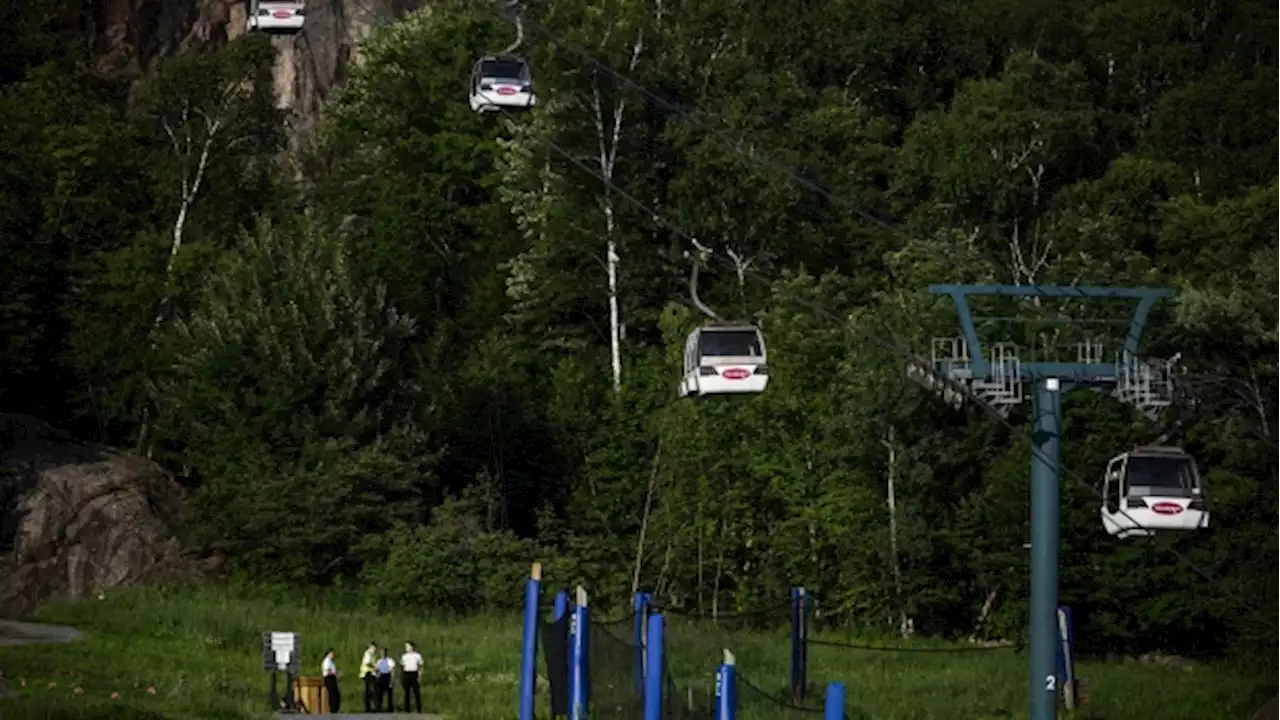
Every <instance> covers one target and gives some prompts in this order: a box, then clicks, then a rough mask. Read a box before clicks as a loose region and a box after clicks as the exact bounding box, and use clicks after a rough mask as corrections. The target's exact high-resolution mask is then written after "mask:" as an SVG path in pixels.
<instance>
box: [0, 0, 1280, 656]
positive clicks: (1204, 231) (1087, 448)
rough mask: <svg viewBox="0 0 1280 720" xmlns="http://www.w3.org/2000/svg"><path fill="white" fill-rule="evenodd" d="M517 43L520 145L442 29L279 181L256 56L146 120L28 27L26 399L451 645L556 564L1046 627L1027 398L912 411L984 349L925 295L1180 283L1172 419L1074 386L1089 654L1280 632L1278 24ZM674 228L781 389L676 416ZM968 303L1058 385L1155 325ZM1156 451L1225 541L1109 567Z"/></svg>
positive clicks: (881, 24)
mask: <svg viewBox="0 0 1280 720" xmlns="http://www.w3.org/2000/svg"><path fill="white" fill-rule="evenodd" d="M20 5H21V4H20ZM15 12H18V13H19V14H21V12H24V11H22V10H18V11H15ZM31 12H34V11H31ZM524 12H525V38H524V44H523V46H522V48H521V50H520V51H521V52H522V53H524V56H525V57H526V58H527V60H528V61H529V63H530V66H531V68H532V69H533V73H534V85H535V89H536V91H537V93H538V95H539V98H540V101H539V105H538V107H537V108H536V109H534V110H533V111H531V112H529V113H524V114H519V115H514V114H508V113H494V114H487V115H481V114H475V113H472V112H471V111H470V109H469V108H468V107H467V103H466V96H465V88H466V81H467V78H468V77H469V75H470V71H471V65H472V63H473V62H474V61H475V59H476V58H477V57H478V56H480V55H483V54H487V53H492V52H496V51H497V50H499V49H501V48H502V47H504V46H505V45H507V44H508V43H509V42H510V38H511V37H512V33H513V28H512V26H511V25H510V24H509V23H508V22H506V21H505V20H504V18H503V17H502V16H500V15H499V14H497V12H496V11H494V10H491V9H489V8H488V7H486V6H483V5H478V4H475V3H469V2H441V3H429V4H427V5H426V6H425V7H424V8H422V9H421V10H418V11H416V12H414V13H412V14H410V15H409V16H408V17H406V18H405V19H404V20H402V21H400V22H397V23H395V24H392V25H390V26H388V27H386V28H383V29H382V30H380V31H379V32H377V33H375V34H374V35H373V36H372V37H371V38H369V39H368V41H367V42H366V43H365V44H364V45H363V46H362V48H361V51H360V56H361V61H360V63H359V64H358V66H356V67H354V68H353V69H352V72H351V73H350V76H349V78H348V79H347V80H346V81H345V83H344V84H343V85H342V86H340V87H339V88H338V89H337V90H336V92H335V93H334V95H333V96H332V97H331V98H330V100H329V103H328V106H327V107H326V109H325V111H324V115H323V118H322V119H321V122H320V124H319V126H318V128H317V130H316V134H315V137H314V138H313V140H314V142H312V143H310V144H297V143H295V144H294V147H293V149H291V150H287V149H286V143H285V142H284V136H283V132H282V128H281V124H280V117H279V114H278V113H277V112H276V111H275V109H274V105H273V101H272V98H271V97H270V93H269V88H270V85H269V82H268V80H267V78H268V75H267V73H269V71H270V64H271V62H272V52H271V49H270V47H269V45H268V44H267V43H265V42H264V41H263V39H262V38H260V37H247V38H244V39H240V40H237V41H234V42H231V43H229V44H227V45H226V46H225V47H224V48H221V49H219V50H217V51H215V52H211V53H192V54H188V55H185V56H182V57H177V58H172V59H170V60H168V61H166V63H165V64H164V66H163V67H162V69H161V70H160V71H159V72H158V73H157V74H155V75H154V76H150V77H145V78H143V79H142V80H140V81H139V83H140V84H139V86H138V87H129V86H128V84H127V83H126V82H125V81H123V80H120V79H116V78H112V77H110V76H106V77H104V76H100V75H98V74H96V73H94V72H91V71H89V70H87V69H86V67H87V65H86V64H85V63H80V62H74V61H72V60H68V58H67V57H65V56H64V53H63V52H62V51H61V49H60V47H59V45H58V40H57V38H58V37H61V36H55V37H54V39H50V38H48V37H46V36H45V31H44V29H43V28H42V26H41V23H40V21H39V18H38V17H37V16H36V15H31V14H30V12H28V14H27V15H23V17H24V18H27V20H25V21H24V22H22V23H14V24H13V25H12V26H9V25H7V24H6V28H5V30H4V31H3V33H5V34H4V35H3V37H0V48H3V52H2V54H3V56H4V57H5V58H6V64H5V74H4V75H0V82H3V83H4V84H3V86H0V123H2V124H3V126H4V127H5V128H6V130H7V132H5V133H4V134H3V136H2V137H0V257H3V258H4V261H3V262H2V263H0V287H2V288H3V294H0V338H3V341H2V342H0V365H2V366H3V367H4V368H5V370H6V372H5V374H4V376H3V378H2V379H0V405H3V407H4V408H5V409H6V410H9V411H20V412H30V413H35V414H39V415H41V416H42V417H44V418H45V419H47V420H49V421H51V422H55V423H59V424H62V425H64V426H66V427H68V429H72V430H74V431H76V432H78V433H80V434H82V435H84V436H87V437H90V438H92V439H95V440H100V441H103V442H107V443H113V444H116V445H120V446H124V447H134V448H137V449H138V450H139V451H140V452H145V453H148V454H150V455H152V456H153V457H155V458H156V459H158V460H160V461H162V462H164V463H165V464H167V465H168V466H169V467H171V468H172V469H173V470H174V471H175V472H176V473H177V475H178V476H179V478H180V479H181V481H182V482H183V483H185V484H187V485H188V486H189V488H190V489H191V491H192V493H193V498H194V499H193V501H192V502H193V506H194V507H195V508H196V509H197V511H195V512H192V513H190V514H189V515H190V519H189V521H188V527H187V528H186V530H187V533H188V541H189V543H190V544H191V546H192V547H193V548H197V549H199V548H219V549H222V550H224V551H226V552H227V553H228V554H229V555H230V556H231V557H232V559H233V560H234V561H235V563H236V566H237V567H238V568H239V570H240V571H241V572H244V573H246V574H248V575H251V576H255V577H272V578H276V577H282V576H287V577H289V578H291V579H293V580H295V581H299V582H310V583H331V582H340V581H341V582H351V581H360V582H366V583H368V584H369V586H370V587H371V593H372V595H373V596H376V598H378V599H379V600H380V601H384V602H418V603H425V604H427V605H429V606H432V607H438V608H440V609H449V610H459V611H462V610H473V609H478V608H481V607H484V606H491V607H505V606H506V605H509V604H511V603H513V602H518V601H517V600H515V598H516V597H517V595H516V591H515V590H514V589H513V586H514V583H515V581H516V579H518V578H519V577H520V574H521V572H522V570H521V566H523V565H524V564H526V563H527V562H529V561H531V560H533V559H539V558H540V559H542V560H544V561H545V562H546V564H547V568H548V573H549V578H550V580H551V581H552V582H555V583H558V584H565V585H567V584H570V583H578V582H582V583H586V584H587V585H588V586H589V587H590V588H592V590H593V594H594V596H595V597H598V598H600V602H602V603H610V602H615V603H619V604H620V606H621V604H622V603H625V602H626V596H627V594H628V593H629V592H630V591H631V590H632V588H633V586H634V585H635V584H637V583H638V584H639V585H641V586H644V587H648V588H651V589H653V590H654V591H655V592H657V593H659V594H661V595H663V596H664V597H666V598H668V599H669V600H670V601H671V602H673V603H677V604H681V605H683V606H684V607H687V608H691V609H693V608H696V609H699V610H702V611H710V610H711V609H712V608H713V607H714V608H717V609H720V610H725V609H738V610H749V609H751V608H752V607H755V606H759V605H763V604H768V603H772V602H773V601H774V599H775V598H778V597H782V596H784V595H785V593H786V592H787V589H788V588H789V587H791V586H793V585H803V586H805V587H807V588H810V589H812V590H813V591H814V592H815V593H816V594H817V596H818V598H819V601H820V604H821V607H822V609H823V613H824V615H825V616H826V617H827V618H829V619H830V620H831V621H833V622H844V623H849V624H854V625H858V626H861V627H864V628H872V629H883V630H886V631H891V630H893V629H896V628H898V627H899V626H900V624H901V623H902V621H903V620H904V619H906V618H909V619H910V620H911V621H912V624H913V625H914V627H915V628H916V629H917V630H919V631H923V632H929V633H937V634H942V635H966V636H967V635H974V634H976V635H982V636H999V637H1004V638H1011V639H1020V638H1022V636H1023V633H1025V628H1024V625H1025V616H1026V602H1027V588H1028V579H1027V577H1028V570H1029V567H1028V555H1027V552H1026V550H1025V549H1024V543H1026V542H1028V540H1029V535H1028V532H1029V530H1028V528H1029V526H1028V496H1029V482H1030V478H1029V472H1030V471H1029V458H1030V444H1029V441H1028V437H1029V427H1030V423H1031V408H1030V407H1029V403H1028V404H1025V405H1024V406H1020V407H1017V408H1015V409H1014V410H1013V411H1012V413H1011V414H1010V416H1009V418H1008V420H1007V422H1001V421H999V420H997V419H993V418H992V417H991V416H990V415H989V414H987V413H984V412H983V411H981V410H980V409H978V408H975V407H973V406H972V404H970V405H967V406H965V407H964V408H961V409H958V410H957V409H954V408H952V407H950V406H949V405H947V404H945V403H943V402H942V401H941V400H939V399H938V398H936V397H934V396H932V395H930V394H929V393H927V392H926V391H924V390H923V389H922V388H920V387H919V386H918V385H916V384H913V383H911V382H910V381H909V380H908V379H907V376H906V373H905V372H904V367H905V364H906V361H907V359H908V358H909V356H910V355H911V354H913V353H914V354H918V355H923V356H926V357H927V356H928V354H929V348H930V341H931V338H933V337H949V336H955V335H957V334H958V328H957V325H956V316H955V313H954V310H953V309H952V307H951V305H950V301H949V300H948V299H947V298H945V297H938V296H933V295H930V294H928V293H927V292H926V286H927V285H928V284H929V283H937V282H946V283H983V282H997V283H1010V284H1063V285H1066V284H1087V285H1126V286H1128V285H1146V286H1159V287H1170V288H1173V289H1175V290H1176V296H1175V298H1174V299H1173V300H1172V301H1169V302H1166V303H1165V304H1164V305H1163V306H1158V307H1157V310H1156V312H1154V313H1153V315H1152V317H1151V320H1150V322H1149V330H1148V332H1147V333H1146V336H1145V337H1144V345H1143V347H1142V354H1143V355H1145V356H1150V357H1169V356H1172V355H1174V354H1175V353H1180V356H1179V357H1180V364H1179V367H1180V370H1179V375H1178V376H1177V385H1178V387H1179V388H1180V392H1179V395H1178V398H1177V402H1176V404H1175V407H1174V408H1173V409H1171V410H1170V411H1169V412H1168V413H1166V415H1165V416H1164V417H1162V418H1159V419H1156V420H1152V419H1149V418H1147V417H1145V416H1144V415H1142V414H1141V413H1138V412H1137V411H1135V410H1134V409H1133V408H1131V407H1128V406H1126V405H1124V404H1122V403H1120V402H1119V401H1118V400H1116V399H1114V398H1113V397H1110V396H1108V395H1106V394H1094V393H1088V392H1084V391H1076V392H1072V393H1070V394H1068V395H1067V396H1066V398H1065V402H1064V407H1065V413H1066V416H1065V428H1064V437H1063V445H1062V457H1063V463H1064V465H1065V468H1066V469H1065V470H1064V474H1063V488H1062V570H1061V572H1062V581H1061V597H1062V601H1063V602H1064V603H1067V604H1070V605H1073V606H1074V607H1075V608H1076V617H1077V618H1079V620H1078V622H1079V624H1080V628H1081V629H1080V630H1079V631H1078V632H1079V635H1080V637H1081V642H1082V645H1084V646H1086V647H1088V648H1092V649H1094V650H1111V649H1124V650H1126V651H1137V650H1140V649H1146V648H1155V647H1159V648H1161V649H1165V650H1173V651H1182V652H1193V651H1195V652H1221V651H1224V650H1228V649H1236V650H1240V651H1250V650H1252V649H1256V648H1258V647H1262V646H1267V645H1268V644H1269V643H1273V642H1274V637H1275V630H1274V612H1273V611H1274V609H1275V607H1276V606H1277V563H1278V560H1280V559H1278V558H1277V544H1276V524H1275V522H1276V516H1275V508H1276V506H1277V502H1278V500H1277V485H1278V479H1277V474H1276V473H1277V471H1276V468H1277V444H1276V443H1277V439H1276V420H1277V417H1276V415H1277V410H1276V397H1277V394H1278V392H1280V386H1278V385H1277V362H1276V361H1277V327H1280V321H1278V320H1277V314H1276V312H1277V311H1276V308H1277V286H1278V284H1280V280H1278V278H1277V270H1276V268H1277V266H1278V260H1277V216H1276V200H1277V193H1278V192H1280V187H1278V186H1277V175H1276V169H1275V168H1276V164H1275V162H1274V160H1275V159H1276V157H1277V140H1276V136H1275V135H1274V134H1273V133H1272V130H1271V129H1272V128H1273V127H1275V126H1276V124H1277V117H1276V107H1277V98H1276V87H1277V81H1276V67H1277V55H1276V40H1275V38H1276V32H1274V30H1275V28H1276V8H1275V6H1272V5H1268V4H1264V3H1261V2H1254V1H1253V0H1242V1H1241V2H1235V3H1226V4H1222V3H1213V2H1190V3H1186V2H1182V3H1179V2H1173V1H1172V0H1141V1H1140V2H1134V1H1132V0H1129V1H1126V2H1124V3H1121V2H1107V1H1105V0H1070V1H1069V2H1066V3H1043V2H1033V3H1027V2H1025V1H1019V2H1014V1H1013V0H983V1H982V2H977V3H974V2H965V3H956V2H933V3H905V4H904V3H892V2H863V3H846V2H835V1H833V0H825V1H823V2H812V3H804V4H803V6H802V7H801V6H787V5H786V4H779V3H745V2H732V3H725V2H711V1H710V0H679V1H678V2H670V0H610V2H607V3H604V4H600V3H589V2H584V1H583V0H546V1H544V2H537V3H531V4H529V6H528V7H527V8H526V9H525V11H524ZM10 36H12V40H13V41H12V42H10ZM206 149H207V151H208V152H207V157H204V155H203V154H205V150H206ZM284 154H292V158H291V160H292V162H290V163H283V162H281V157H282V155H284ZM294 168H303V169H304V170H303V172H301V173H296V172H294V171H293V169H294ZM197 178H200V179H199V180H197ZM694 238H696V239H697V240H698V242H700V243H702V244H704V245H706V246H709V247H711V248H712V250H713V255H712V261H711V263H710V265H709V267H708V268H707V269H706V270H705V271H704V272H703V273H702V274H701V277H700V282H699V293H700V295H701V296H702V297H703V298H704V299H705V300H707V302H708V303H709V304H710V305H711V306H713V307H715V308H718V309H719V310H720V311H721V313H722V314H724V315H726V316H732V317H734V318H737V319H740V320H743V321H747V322H752V323H755V324H757V325H758V326H759V327H760V328H761V329H762V330H763V332H764V333H765V335H766V337H767V341H768V347H769V369H770V376H771V378H772V379H771V383H770V385H769V388H768V390H767V391H766V392H765V393H764V394H762V395H759V396H756V397H750V398H727V399H715V400H710V401H705V402H694V401H679V400H677V399H676V396H675V395H676V394H675V387H676V383H677V380H678V377H679V374H680V372H681V357H682V353H683V348H684V342H685V337H686V336H687V334H688V333H689V332H690V331H691V330H692V329H694V328H696V327H697V326H698V325H699V324H700V323H701V322H703V318H701V316H700V315H699V313H698V311H697V309H696V308H694V307H693V305H692V302H691V300H690V297H689V291H688V284H689V272H690V270H691V265H690V260H689V258H688V257H687V256H686V253H687V252H692V251H693V249H694V246H693V239H694ZM610 266H612V267H613V268H614V269H615V270H616V276H615V278H614V281H613V282H610V279H609V273H608V272H607V268H609V267H610ZM611 300H612V301H613V302H614V303H616V307H617V317H618V328H617V331H616V338H617V345H618V353H617V355H618V368H617V371H616V373H617V374H616V376H615V370H614V368H613V362H612V358H611V339H612V337H613V336H614V331H613V329H612V328H611V327H610V305H611ZM983 309H984V312H986V313H987V314H988V315H991V316H999V317H1016V318H1019V320H1018V321H1017V322H1014V321H1011V320H997V321H992V322H991V323H988V324H985V325H983V327H982V329H981V331H982V333H983V335H984V340H987V341H990V342H995V341H1011V342H1016V343H1018V345H1019V347H1020V352H1021V353H1023V359H1024V360H1031V359H1046V358H1051V357H1058V358H1061V359H1065V360H1068V361H1074V360H1075V345H1074V343H1076V342H1078V341H1080V340H1083V339H1086V338H1089V339H1100V340H1102V341H1103V342H1104V343H1106V347H1107V349H1108V353H1113V352H1114V351H1115V350H1116V349H1118V347H1119V346H1120V343H1121V342H1122V341H1123V333H1124V331H1125V328H1126V327H1127V326H1126V325H1124V324H1123V323H1117V319H1120V320H1123V321H1125V322H1127V319H1128V317H1129V314H1130V313H1132V310H1133V307H1132V305H1131V304H1129V305H1125V304H1123V303H1119V304H1116V303H1096V304H1087V303H1080V302H1065V303H1062V302H1057V303H1055V302H1050V301H1043V302H1041V301H1039V300H1032V301H1027V302H1021V301H1016V302H1015V301H1007V302H1006V301H1000V302H993V303H990V304H988V305H985V306H984V308H983ZM615 377H616V378H617V379H618V380H619V383H618V384H617V386H616V387H615V382H614V380H615ZM1173 419H1178V420H1181V422H1182V427H1183V431H1182V436H1181V437H1180V438H1179V440H1178V443H1179V444H1180V445H1181V446H1182V447H1184V448H1186V449H1187V450H1189V451H1190V452H1192V453H1193V454H1194V455H1195V456H1196V458H1197V459H1198V461H1199V465H1200V468H1201V471H1202V473H1203V474H1204V476H1205V479H1206V486H1207V488H1208V491H1207V492H1208V495H1209V498H1210V502H1211V509H1212V513H1213V516H1212V528H1211V529H1210V530H1209V531H1207V532H1200V533H1192V534H1187V535H1183V536H1176V537H1169V538H1157V539H1155V540H1154V541H1150V540H1127V541H1121V540H1116V539H1114V538H1111V537H1109V536H1107V535H1106V534H1105V533H1104V532H1103V530H1102V527H1101V523H1100V521H1099V517H1098V509H1099V507H1100V505H1101V500H1100V499H1099V497H1098V495H1097V494H1096V491H1097V486H1098V484H1099V483H1100V481H1101V478H1102V474H1103V469H1104V468H1105V466H1106V463H1107V461H1108V459H1109V458H1111V457H1112V456H1114V455H1117V454H1119V453H1121V452H1123V451H1125V450H1127V449H1128V448H1130V447H1131V446H1132V445H1133V444H1135V443H1142V442H1149V441H1150V440H1152V439H1154V438H1155V437H1156V436H1158V435H1160V434H1161V432H1162V431H1163V430H1164V429H1165V424H1166V423H1167V422H1170V421H1172V420H1173ZM890 477H892V478H893V482H894V493H895V502H894V507H893V518H892V520H893V522H894V524H895V525H896V528H897V530H896V532H897V537H896V542H895V543H892V544H891V542H890V532H889V527H890V522H891V513H890V508H889V507H888V504H887V493H888V482H889V478H890ZM1175 553H1176V554H1175ZM1178 558H1181V560H1179V559H1178ZM1271 647H1274V646H1273V645H1271Z"/></svg>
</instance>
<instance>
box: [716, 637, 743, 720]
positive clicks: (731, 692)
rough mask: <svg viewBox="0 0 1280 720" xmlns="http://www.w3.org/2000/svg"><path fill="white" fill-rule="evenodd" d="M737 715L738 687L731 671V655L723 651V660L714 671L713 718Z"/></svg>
mask: <svg viewBox="0 0 1280 720" xmlns="http://www.w3.org/2000/svg"><path fill="white" fill-rule="evenodd" d="M737 715H738V689H737V685H736V682H735V675H734V672H733V656H732V655H730V654H729V653H728V652H726V653H725V661H724V662H723V663H722V664H721V665H720V669H719V670H717V671H716V717H715V720H734V718H735V717H737Z"/></svg>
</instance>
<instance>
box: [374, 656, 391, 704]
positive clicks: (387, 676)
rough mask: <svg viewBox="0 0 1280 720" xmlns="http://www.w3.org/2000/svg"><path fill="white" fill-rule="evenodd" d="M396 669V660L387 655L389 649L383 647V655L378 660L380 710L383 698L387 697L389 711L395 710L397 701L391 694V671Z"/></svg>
mask: <svg viewBox="0 0 1280 720" xmlns="http://www.w3.org/2000/svg"><path fill="white" fill-rule="evenodd" d="M395 669H396V661H395V660H392V659H391V658H390V657H388V656H387V649H386V648H382V657H381V658H380V659H379V660H378V704H377V705H376V707H377V709H378V711H381V710H382V707H383V706H382V698H384V697H385V698H386V699H387V705H386V707H387V712H395V710H396V709H395V701H394V699H393V698H392V694H391V671H393V670H395Z"/></svg>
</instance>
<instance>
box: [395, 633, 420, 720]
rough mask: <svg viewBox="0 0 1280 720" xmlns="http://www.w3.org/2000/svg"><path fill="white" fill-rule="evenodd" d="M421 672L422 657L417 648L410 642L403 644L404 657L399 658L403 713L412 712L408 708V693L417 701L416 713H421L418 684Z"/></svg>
mask: <svg viewBox="0 0 1280 720" xmlns="http://www.w3.org/2000/svg"><path fill="white" fill-rule="evenodd" d="M420 672H422V656H421V655H419V654H418V648H417V646H416V645H414V644H413V643H411V642H407V641H406V642H405V644H404V655H401V656H400V682H401V684H403V685H404V711H405V712H413V710H412V709H411V708H410V707H409V693H410V692H412V693H413V699H414V700H416V701H417V706H418V712H422V687H421V686H420V685H419V684H418V674H419V673H420Z"/></svg>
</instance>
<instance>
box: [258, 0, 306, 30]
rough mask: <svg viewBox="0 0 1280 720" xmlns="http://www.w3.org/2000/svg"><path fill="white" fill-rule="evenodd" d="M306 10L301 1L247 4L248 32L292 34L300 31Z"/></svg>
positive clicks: (262, 1) (260, 0) (269, 0)
mask: <svg viewBox="0 0 1280 720" xmlns="http://www.w3.org/2000/svg"><path fill="white" fill-rule="evenodd" d="M306 16H307V10H306V5H305V3H304V2H303V0H256V2H251V3H249V18H248V25H249V29H250V30H261V31H262V32H266V33H280V34H293V33H296V32H299V31H301V30H302V26H303V24H304V23H305V22H306Z"/></svg>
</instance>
